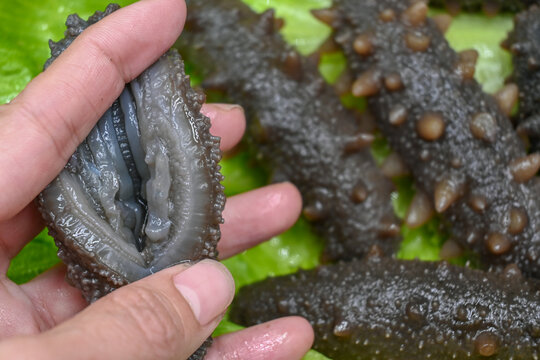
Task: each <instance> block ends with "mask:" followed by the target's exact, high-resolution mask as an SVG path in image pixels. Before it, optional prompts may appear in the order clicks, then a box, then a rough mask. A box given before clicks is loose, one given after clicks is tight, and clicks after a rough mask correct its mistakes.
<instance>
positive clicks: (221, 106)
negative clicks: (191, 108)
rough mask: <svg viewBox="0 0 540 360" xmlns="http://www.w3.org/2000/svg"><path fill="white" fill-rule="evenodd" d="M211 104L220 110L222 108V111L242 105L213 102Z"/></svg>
mask: <svg viewBox="0 0 540 360" xmlns="http://www.w3.org/2000/svg"><path fill="white" fill-rule="evenodd" d="M212 105H214V106H215V107H217V108H219V109H220V110H224V111H231V110H234V109H242V107H241V106H240V105H237V104H219V103H214V104H212Z"/></svg>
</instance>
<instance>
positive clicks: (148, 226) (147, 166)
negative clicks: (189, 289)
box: [39, 5, 225, 302]
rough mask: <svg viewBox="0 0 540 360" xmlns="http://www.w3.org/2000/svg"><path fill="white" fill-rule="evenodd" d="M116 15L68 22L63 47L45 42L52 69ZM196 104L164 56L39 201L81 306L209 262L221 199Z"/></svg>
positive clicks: (214, 148)
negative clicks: (171, 270)
mask: <svg viewBox="0 0 540 360" xmlns="http://www.w3.org/2000/svg"><path fill="white" fill-rule="evenodd" d="M117 8H118V6H115V5H109V6H108V7H107V10H106V11H105V12H104V13H102V12H96V14H94V15H93V16H91V17H90V18H89V19H88V21H84V20H83V19H81V18H80V17H78V16H77V15H70V17H69V18H68V20H67V23H66V24H67V26H68V29H67V31H66V38H65V39H63V40H61V41H59V42H58V43H53V42H51V52H52V55H53V60H54V58H55V57H57V56H58V55H59V54H60V53H61V52H62V51H63V50H64V49H65V48H66V47H67V46H69V44H70V43H71V42H72V41H73V39H74V38H75V37H76V36H78V35H79V34H80V33H81V32H82V31H83V30H84V29H85V28H86V27H88V26H89V25H91V24H93V23H95V22H97V21H99V20H100V19H101V18H103V17H104V16H106V15H108V14H110V13H111V12H113V11H115V10H116V9H117ZM50 63H51V61H49V62H48V63H47V64H50ZM203 101H204V95H202V94H200V93H197V92H195V91H194V90H193V89H192V88H191V87H190V85H189V77H187V76H186V75H185V73H184V68H183V62H182V60H181V58H180V56H179V54H178V53H177V52H176V51H174V50H171V51H169V52H167V53H166V54H164V55H163V56H162V57H161V58H160V59H159V60H158V61H157V62H156V63H155V64H153V65H152V66H150V67H149V68H148V69H146V70H145V71H144V72H143V73H142V74H141V75H140V76H139V77H138V78H137V79H135V80H133V81H132V82H131V83H129V84H127V85H126V87H125V89H124V91H123V92H122V94H121V95H120V97H119V98H118V99H117V100H116V101H115V102H114V103H113V105H112V106H111V108H109V109H108V110H107V112H106V113H105V114H104V115H103V116H102V118H101V119H100V120H99V122H98V123H97V125H96V126H95V127H94V128H93V129H92V131H91V132H90V134H89V135H88V137H87V138H86V139H85V140H84V141H83V142H82V144H81V145H80V146H79V147H78V148H77V150H76V151H75V153H74V154H73V155H72V157H71V158H70V159H69V162H68V163H67V165H66V166H65V168H64V169H63V170H62V172H61V173H60V174H59V175H58V177H57V178H56V179H55V180H53V181H52V182H51V184H49V185H48V186H47V188H46V189H45V190H44V191H43V192H42V193H41V194H40V197H39V202H40V208H41V212H42V214H43V215H44V217H45V219H46V221H47V225H48V227H49V231H50V232H51V234H52V235H53V236H54V238H55V240H56V243H57V245H58V248H59V251H58V255H59V257H60V258H61V259H62V260H63V261H64V262H65V263H66V264H67V267H68V272H67V277H68V280H69V281H70V282H71V283H72V284H74V285H75V286H77V287H78V288H79V289H81V291H82V293H83V295H84V297H85V298H86V299H87V300H88V301H90V302H92V301H95V300H96V299H98V298H99V297H101V296H104V295H106V294H107V293H109V292H110V291H112V290H114V289H115V288H117V287H119V286H122V285H124V284H127V283H129V282H132V281H135V280H138V279H140V278H142V277H145V276H147V275H150V274H152V273H155V272H157V271H159V270H161V269H163V268H166V267H168V266H172V265H175V264H178V263H182V262H186V261H196V260H199V259H202V258H216V256H217V251H216V245H217V242H218V240H219V237H220V231H219V224H220V223H222V217H221V212H222V210H223V206H224V202H225V197H224V194H223V187H222V186H221V184H220V180H221V179H222V176H221V174H220V173H219V165H218V162H219V160H220V158H221V152H220V150H219V138H217V137H214V136H212V135H210V133H209V128H210V120H209V119H208V118H207V117H205V116H204V115H202V114H201V113H200V108H201V106H202V103H203Z"/></svg>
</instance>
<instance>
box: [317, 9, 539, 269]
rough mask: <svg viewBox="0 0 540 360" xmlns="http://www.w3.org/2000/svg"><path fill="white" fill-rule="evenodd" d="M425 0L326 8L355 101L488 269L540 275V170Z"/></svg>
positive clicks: (471, 61)
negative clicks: (362, 101) (363, 102)
mask: <svg viewBox="0 0 540 360" xmlns="http://www.w3.org/2000/svg"><path fill="white" fill-rule="evenodd" d="M426 12H427V6H426V4H425V3H423V2H420V1H408V0H405V1H395V0H365V1H354V0H335V1H334V6H333V9H331V10H326V11H318V12H316V15H317V16H318V17H319V18H321V19H324V20H325V21H326V22H327V23H329V24H330V25H331V26H332V27H333V28H334V30H335V33H334V37H335V39H336V41H337V42H338V43H339V45H341V46H342V48H343V50H344V52H345V55H346V57H347V58H348V63H349V66H350V68H351V71H352V72H353V73H354V74H355V76H356V77H357V80H356V81H355V82H354V84H353V86H352V93H353V95H355V96H368V104H369V107H370V109H371V111H372V112H373V114H374V115H375V117H376V122H377V126H378V127H379V128H380V129H381V131H382V133H383V134H384V135H385V136H386V137H387V139H388V141H389V143H390V145H391V147H393V148H394V150H395V151H396V152H397V153H398V154H400V155H401V156H402V158H403V160H404V161H405V163H406V164H407V166H408V167H409V169H410V170H411V171H412V174H413V176H414V178H415V180H416V182H417V185H418V186H419V187H420V188H421V189H422V190H423V191H424V192H425V193H426V194H428V195H429V197H430V198H432V199H433V201H434V205H435V209H436V211H437V212H439V213H443V215H444V217H445V218H446V219H447V220H448V222H449V223H450V224H451V225H452V232H453V237H454V239H455V240H456V241H458V242H459V243H461V244H462V245H463V246H465V247H469V248H471V249H473V250H474V251H475V252H477V253H478V254H479V255H480V256H481V257H482V258H483V261H484V262H485V264H486V265H503V266H504V265H506V264H510V263H516V264H518V265H519V267H520V268H521V269H522V270H523V271H524V272H525V273H527V274H529V275H532V276H535V277H540V204H539V200H538V199H539V193H538V187H537V186H536V185H535V183H536V182H537V179H536V178H535V176H534V175H535V174H536V172H537V171H538V168H539V167H540V155H539V154H533V155H530V156H527V154H526V152H525V149H524V146H523V144H522V142H521V140H520V138H519V137H518V136H517V134H516V133H515V131H514V130H513V127H512V124H511V122H510V121H509V120H508V119H507V118H506V117H505V116H504V115H503V114H502V112H501V110H500V109H499V108H498V105H497V103H496V101H495V99H494V98H493V97H492V96H490V95H487V94H485V93H483V92H482V90H481V88H480V86H479V84H478V83H477V82H476V81H475V80H474V79H473V75H474V59H475V57H476V56H475V55H476V54H474V52H471V51H466V52H463V53H460V54H457V53H455V52H454V51H453V50H452V49H451V48H450V46H449V45H448V43H447V42H446V40H445V39H444V37H443V35H442V33H441V32H440V31H439V30H438V29H437V27H436V25H435V23H434V22H433V21H432V20H431V19H429V18H426Z"/></svg>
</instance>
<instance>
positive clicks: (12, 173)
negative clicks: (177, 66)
mask: <svg viewBox="0 0 540 360" xmlns="http://www.w3.org/2000/svg"><path fill="white" fill-rule="evenodd" d="M185 15H186V8H185V3H184V1H183V0H143V1H140V2H137V3H135V4H133V5H130V6H128V7H125V8H123V9H120V10H118V11H116V12H114V13H113V14H111V15H109V16H107V17H106V18H105V19H103V20H102V21H100V22H98V23H97V24H95V25H93V26H91V27H89V28H88V29H87V30H85V31H84V32H83V33H82V34H81V35H80V36H79V37H78V38H77V39H76V40H75V41H74V42H73V44H71V46H70V47H69V48H68V49H67V50H66V51H65V52H64V53H63V54H62V55H61V56H60V57H59V58H58V59H57V60H56V61H55V62H54V63H53V64H52V65H51V66H50V67H49V68H48V69H47V71H45V72H43V73H42V74H40V75H39V76H37V77H36V78H35V79H34V80H32V82H31V83H30V84H29V85H28V86H27V87H26V89H25V90H23V92H21V94H19V96H17V97H16V98H15V99H14V100H13V101H12V102H11V103H10V104H8V105H3V106H0V169H2V171H1V172H0V189H4V191H2V192H1V193H0V219H6V218H10V217H11V216H13V215H15V214H16V213H18V212H19V211H20V210H21V209H23V208H24V206H25V205H26V204H28V203H29V202H30V201H31V200H32V199H33V198H34V197H35V196H36V195H37V194H38V193H39V192H40V191H41V190H42V189H43V188H44V187H45V186H46V185H47V184H48V183H49V182H50V181H51V180H52V179H53V178H54V177H55V176H56V175H57V174H58V173H59V172H60V170H61V169H62V167H63V166H64V165H65V163H66V161H67V159H68V158H69V156H70V155H71V154H72V153H73V152H74V151H75V149H76V147H77V145H78V144H79V143H80V142H81V141H82V139H84V137H86V135H87V134H88V133H89V131H90V130H91V128H92V127H93V126H94V124H95V123H96V121H97V120H98V119H99V117H100V116H101V115H102V114H103V113H104V112H105V110H106V109H107V108H108V107H109V106H111V104H112V102H113V101H114V99H115V98H117V97H118V96H119V94H120V93H121V91H122V89H123V88H124V86H125V83H126V82H129V81H131V80H132V79H133V78H135V77H136V76H137V75H138V74H140V73H141V72H142V71H143V70H144V69H145V68H147V67H148V66H150V65H151V64H152V63H153V62H154V61H156V60H157V59H158V58H159V56H160V55H161V54H163V53H164V52H165V51H166V50H167V49H168V48H169V47H170V46H171V45H172V44H173V43H174V41H175V40H176V39H177V37H178V35H179V34H180V31H181V29H182V27H183V24H184V21H185Z"/></svg>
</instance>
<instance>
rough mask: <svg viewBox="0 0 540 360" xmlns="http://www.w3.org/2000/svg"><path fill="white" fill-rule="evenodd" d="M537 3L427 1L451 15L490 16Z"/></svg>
mask: <svg viewBox="0 0 540 360" xmlns="http://www.w3.org/2000/svg"><path fill="white" fill-rule="evenodd" d="M539 3H540V2H539V0H429V5H432V6H435V7H445V8H446V9H448V10H449V11H450V12H451V13H453V14H455V13H457V12H459V11H460V10H465V11H480V10H484V11H485V12H486V13H487V14H490V15H493V14H495V13H497V12H498V11H509V12H518V11H521V10H524V9H526V8H527V7H528V6H530V5H533V4H539Z"/></svg>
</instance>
